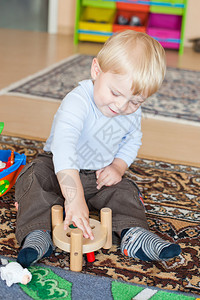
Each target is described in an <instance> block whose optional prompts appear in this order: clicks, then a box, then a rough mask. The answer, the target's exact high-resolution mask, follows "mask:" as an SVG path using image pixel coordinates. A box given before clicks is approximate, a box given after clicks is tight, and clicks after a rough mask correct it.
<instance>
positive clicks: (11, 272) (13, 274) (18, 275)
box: [0, 262, 32, 287]
mask: <svg viewBox="0 0 200 300" xmlns="http://www.w3.org/2000/svg"><path fill="white" fill-rule="evenodd" d="M0 273H1V279H2V280H6V284H7V286H9V287H10V286H11V285H12V284H13V283H22V284H27V283H29V282H30V281H31V279H32V274H31V273H30V272H29V271H28V269H26V268H25V269H24V268H23V267H22V266H21V265H20V264H19V263H17V262H11V263H8V264H7V265H6V266H4V267H1V268H0Z"/></svg>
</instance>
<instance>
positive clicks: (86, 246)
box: [53, 219, 107, 253]
mask: <svg viewBox="0 0 200 300" xmlns="http://www.w3.org/2000/svg"><path fill="white" fill-rule="evenodd" d="M89 222H90V227H91V228H92V231H93V234H94V240H93V241H92V240H90V239H85V238H84V237H83V241H82V247H83V250H82V251H83V253H88V252H92V251H96V250H98V249H100V248H102V247H103V246H104V245H105V243H106V237H107V230H106V227H103V226H102V225H101V223H100V222H99V221H97V220H94V219H90V220H89ZM74 230H75V229H74V228H70V227H68V229H67V230H66V231H65V230H64V225H63V223H61V224H60V225H57V226H56V227H55V228H54V230H53V242H54V244H55V245H56V246H57V247H58V248H60V249H62V250H64V251H67V252H70V240H71V233H72V232H73V231H74Z"/></svg>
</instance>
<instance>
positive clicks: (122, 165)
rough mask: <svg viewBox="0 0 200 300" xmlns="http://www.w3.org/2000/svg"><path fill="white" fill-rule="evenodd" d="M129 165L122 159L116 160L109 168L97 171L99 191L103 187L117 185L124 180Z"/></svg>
mask: <svg viewBox="0 0 200 300" xmlns="http://www.w3.org/2000/svg"><path fill="white" fill-rule="evenodd" d="M127 167H128V166H127V164H126V162H125V161H123V160H122V159H120V158H115V159H114V160H113V162H112V164H110V165H109V166H107V167H105V168H103V169H100V170H97V171H96V177H97V189H98V190H99V189H100V188H101V187H102V186H104V185H105V186H111V185H114V184H117V183H118V182H120V181H121V180H122V176H123V175H124V173H125V171H126V169H127Z"/></svg>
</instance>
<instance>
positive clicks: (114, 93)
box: [111, 90, 120, 97]
mask: <svg viewBox="0 0 200 300" xmlns="http://www.w3.org/2000/svg"><path fill="white" fill-rule="evenodd" d="M111 93H112V95H113V96H115V97H119V96H120V95H119V94H117V93H116V92H115V91H113V90H111Z"/></svg>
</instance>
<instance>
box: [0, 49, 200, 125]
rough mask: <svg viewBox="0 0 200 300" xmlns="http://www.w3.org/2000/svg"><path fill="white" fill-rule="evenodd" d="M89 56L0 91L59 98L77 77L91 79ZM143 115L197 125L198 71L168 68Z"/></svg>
mask: <svg viewBox="0 0 200 300" xmlns="http://www.w3.org/2000/svg"><path fill="white" fill-rule="evenodd" d="M92 58H93V57H92V56H87V55H75V56H73V57H70V58H68V59H66V60H64V61H61V62H60V63H58V64H56V65H53V66H51V67H50V68H47V69H44V70H42V71H41V72H39V73H37V74H35V75H33V76H30V77H28V78H25V79H24V80H22V81H19V82H16V83H15V84H13V85H11V86H9V87H7V88H5V89H3V90H1V91H0V95H2V94H9V95H20V96H25V97H27V98H28V97H31V98H34V97H36V98H37V97H39V98H40V99H46V100H54V101H60V100H62V99H63V98H64V96H65V95H66V94H67V93H68V92H69V91H71V90H72V89H73V88H74V87H75V86H77V83H78V82H79V81H80V80H83V79H87V78H90V65H91V62H92ZM142 111H143V116H144V117H146V118H157V119H161V120H167V121H174V122H182V123H190V124H193V125H198V126H199V125H200V72H198V71H189V70H182V69H175V68H168V69H167V74H166V78H165V80H164V83H163V85H162V87H161V88H160V90H159V91H158V92H157V93H156V94H154V95H153V96H151V97H150V98H149V99H148V101H146V102H145V104H143V106H142Z"/></svg>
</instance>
